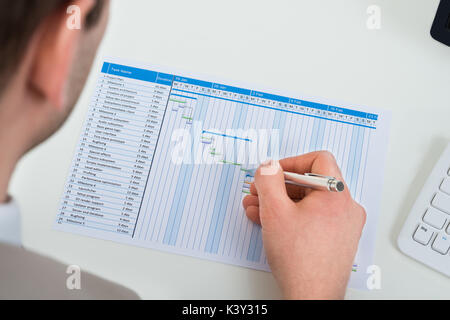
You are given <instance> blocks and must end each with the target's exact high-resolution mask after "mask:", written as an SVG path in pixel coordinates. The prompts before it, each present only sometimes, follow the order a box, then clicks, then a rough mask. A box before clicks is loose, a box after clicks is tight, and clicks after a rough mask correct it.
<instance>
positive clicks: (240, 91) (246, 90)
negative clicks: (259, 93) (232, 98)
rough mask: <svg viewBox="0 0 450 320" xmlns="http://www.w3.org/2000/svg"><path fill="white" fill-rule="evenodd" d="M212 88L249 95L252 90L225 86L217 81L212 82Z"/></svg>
mask: <svg viewBox="0 0 450 320" xmlns="http://www.w3.org/2000/svg"><path fill="white" fill-rule="evenodd" d="M213 89H218V90H222V91H228V92H233V93H238V94H245V95H247V96H249V95H250V94H251V92H252V91H251V90H248V89H242V88H237V87H232V86H226V85H224V84H219V83H214V84H213Z"/></svg>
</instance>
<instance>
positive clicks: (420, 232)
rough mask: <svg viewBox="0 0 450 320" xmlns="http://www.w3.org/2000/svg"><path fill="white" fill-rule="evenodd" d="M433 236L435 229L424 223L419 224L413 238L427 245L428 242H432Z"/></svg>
mask: <svg viewBox="0 0 450 320" xmlns="http://www.w3.org/2000/svg"><path fill="white" fill-rule="evenodd" d="M432 236H433V231H431V228H428V227H427V226H424V225H419V226H418V227H417V230H416V232H415V233H414V236H413V238H414V240H416V241H417V242H419V243H421V244H423V245H425V246H426V245H427V244H428V243H430V240H431V237H432Z"/></svg>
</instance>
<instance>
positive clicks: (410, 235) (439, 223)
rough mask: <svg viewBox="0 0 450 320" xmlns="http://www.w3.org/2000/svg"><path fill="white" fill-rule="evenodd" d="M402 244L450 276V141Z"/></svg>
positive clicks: (401, 237) (414, 210) (400, 239)
mask: <svg viewBox="0 0 450 320" xmlns="http://www.w3.org/2000/svg"><path fill="white" fill-rule="evenodd" d="M398 246H399V247H400V250H401V251H403V252H404V253H405V254H407V255H408V256H411V257H412V258H414V259H416V260H418V261H420V262H422V263H424V264H426V265H427V266H429V267H431V268H433V269H435V270H437V271H440V272H442V273H443V274H445V275H447V276H449V277H450V253H449V251H450V144H449V145H448V146H447V148H446V149H445V151H444V153H443V154H442V156H441V158H440V159H439V161H438V162H437V164H436V166H435V167H434V169H433V171H432V172H431V175H430V176H429V177H428V180H427V182H426V183H425V185H424V187H423V189H422V191H421V193H420V195H419V197H418V198H417V200H416V203H415V204H414V206H413V208H412V210H411V212H410V214H409V216H408V219H407V220H406V223H405V225H404V226H403V229H402V231H401V233H400V235H399V237H398Z"/></svg>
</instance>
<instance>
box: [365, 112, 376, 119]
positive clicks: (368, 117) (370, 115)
mask: <svg viewBox="0 0 450 320" xmlns="http://www.w3.org/2000/svg"><path fill="white" fill-rule="evenodd" d="M367 119H370V120H378V115H377V114H373V113H368V114H367Z"/></svg>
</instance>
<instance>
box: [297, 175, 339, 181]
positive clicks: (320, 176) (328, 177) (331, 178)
mask: <svg viewBox="0 0 450 320" xmlns="http://www.w3.org/2000/svg"><path fill="white" fill-rule="evenodd" d="M304 175H305V176H310V177H319V178H326V179H330V180H336V178H335V177H330V176H324V175H323V174H317V173H305V174H304Z"/></svg>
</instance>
